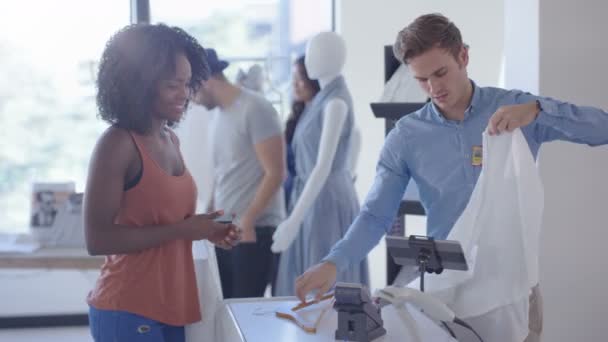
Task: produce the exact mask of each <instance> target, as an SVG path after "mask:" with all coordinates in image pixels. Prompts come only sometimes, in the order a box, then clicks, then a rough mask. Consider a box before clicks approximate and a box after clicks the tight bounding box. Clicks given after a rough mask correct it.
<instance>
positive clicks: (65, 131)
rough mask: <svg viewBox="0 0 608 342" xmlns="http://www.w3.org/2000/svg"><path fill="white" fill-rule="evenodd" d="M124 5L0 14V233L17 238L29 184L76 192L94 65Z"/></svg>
mask: <svg viewBox="0 0 608 342" xmlns="http://www.w3.org/2000/svg"><path fill="white" fill-rule="evenodd" d="M129 5H130V4H129V2H128V1H124V0H104V1H81V0H54V1H38V0H20V1H11V2H10V4H6V3H4V4H3V5H2V10H1V11H0V75H2V81H0V122H1V124H0V136H1V137H2V139H0V232H25V231H27V227H28V226H29V211H30V205H31V204H30V201H31V191H32V183H33V182H64V181H75V182H76V186H77V190H78V191H82V190H83V188H84V181H85V178H86V170H87V166H88V160H89V157H90V154H91V151H92V149H93V146H94V143H95V141H96V139H97V138H98V136H99V134H100V133H101V132H102V131H103V130H104V129H105V127H106V124H105V123H103V122H102V121H101V120H99V119H98V118H97V116H96V113H97V108H96V105H95V83H94V81H95V76H96V70H97V62H98V59H99V57H100V56H101V53H102V51H103V48H104V45H105V43H106V41H107V40H108V38H109V37H110V36H111V35H112V34H113V33H114V32H116V31H117V30H118V29H119V28H121V27H123V26H125V25H127V24H128V23H129V17H130V7H129Z"/></svg>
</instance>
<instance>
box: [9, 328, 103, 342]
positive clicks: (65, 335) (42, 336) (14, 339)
mask: <svg viewBox="0 0 608 342" xmlns="http://www.w3.org/2000/svg"><path fill="white" fill-rule="evenodd" d="M0 341H2V342H39V341H40V342H46V341H61V342H92V341H93V339H92V338H91V335H90V333H89V328H88V327H65V328H32V329H0Z"/></svg>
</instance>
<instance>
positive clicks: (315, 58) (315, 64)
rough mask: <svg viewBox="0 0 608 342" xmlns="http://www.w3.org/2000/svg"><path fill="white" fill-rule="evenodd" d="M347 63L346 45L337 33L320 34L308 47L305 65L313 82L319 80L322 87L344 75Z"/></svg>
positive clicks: (311, 40)
mask: <svg viewBox="0 0 608 342" xmlns="http://www.w3.org/2000/svg"><path fill="white" fill-rule="evenodd" d="M345 61H346V44H345V43H344V39H342V37H340V36H339V35H338V34H337V33H335V32H321V33H318V34H316V35H315V36H314V37H312V38H311V39H310V40H309V41H308V44H307V45H306V59H305V61H304V64H305V65H306V70H307V71H308V76H309V77H310V78H311V79H313V80H319V82H320V83H321V86H323V85H325V84H327V83H329V82H330V81H331V80H333V79H334V78H336V77H337V76H339V75H340V74H341V73H342V68H343V67H344V62H345Z"/></svg>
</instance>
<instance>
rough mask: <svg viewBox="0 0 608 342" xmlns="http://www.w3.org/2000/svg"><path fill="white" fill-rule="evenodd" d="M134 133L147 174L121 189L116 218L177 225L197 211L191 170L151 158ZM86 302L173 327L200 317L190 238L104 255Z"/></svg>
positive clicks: (128, 222) (127, 222) (135, 222)
mask: <svg viewBox="0 0 608 342" xmlns="http://www.w3.org/2000/svg"><path fill="white" fill-rule="evenodd" d="M130 134H131V136H132V138H133V141H134V142H135V145H136V146H137V149H138V150H139V154H140V156H141V160H142V166H143V172H142V175H141V178H140V180H139V182H138V183H137V185H135V186H134V187H133V188H131V189H129V190H127V191H125V192H124V193H123V197H122V202H121V208H120V210H119V212H118V215H117V217H116V219H115V222H116V223H117V224H124V225H130V226H138V227H140V226H149V225H160V224H171V223H176V222H179V221H182V220H184V219H185V218H187V217H188V216H191V215H193V214H194V213H195V210H196V196H197V194H196V191H197V190H196V185H195V183H194V180H193V178H192V176H191V175H190V173H189V172H188V170H187V169H185V170H184V173H183V174H182V175H181V176H172V175H169V174H168V173H167V172H165V171H164V170H163V169H162V168H160V166H158V164H157V163H156V162H155V161H154V160H153V159H152V158H151V157H150V155H149V154H148V152H147V151H146V149H145V148H144V145H143V144H142V143H141V142H140V139H141V138H140V137H139V136H138V135H136V134H135V133H133V132H130ZM180 157H181V154H180ZM182 161H183V158H182ZM133 229H142V228H133ZM87 302H88V303H89V304H90V305H92V306H93V307H95V308H97V309H102V310H119V311H127V312H131V313H135V314H138V315H141V316H144V317H147V318H150V319H153V320H156V321H159V322H162V323H166V324H170V325H176V326H182V325H186V324H190V323H194V322H197V321H200V320H201V314H200V308H199V301H198V291H197V287H196V278H195V273H194V261H193V258H192V241H189V240H173V241H171V242H167V243H165V244H163V245H161V246H158V247H154V248H150V249H146V250H143V251H140V252H137V253H132V254H120V255H109V256H106V259H105V263H104V264H103V266H102V267H101V275H100V277H99V279H98V280H97V283H96V285H95V287H94V289H93V290H92V291H91V292H90V293H89V296H88V300H87Z"/></svg>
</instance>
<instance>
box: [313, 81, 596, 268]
mask: <svg viewBox="0 0 608 342" xmlns="http://www.w3.org/2000/svg"><path fill="white" fill-rule="evenodd" d="M536 100H538V101H539V103H540V106H541V109H542V110H541V112H540V113H539V115H538V117H537V118H536V120H535V121H534V122H533V123H531V124H530V125H528V126H526V127H523V128H522V132H523V134H524V136H525V137H526V140H527V141H528V145H529V146H530V150H531V152H532V154H533V155H534V157H535V158H536V156H537V154H538V149H539V148H540V145H541V143H543V142H547V141H552V140H558V139H559V140H567V141H572V142H576V143H585V144H588V145H591V146H595V145H601V144H607V143H608V113H606V112H605V111H602V110H599V109H596V108H592V107H582V106H575V105H572V104H569V103H565V102H561V101H557V100H554V99H551V98H542V97H538V96H534V95H531V94H529V93H525V92H522V91H518V90H505V89H500V88H490V87H488V88H482V87H477V86H476V85H475V84H473V97H472V100H471V105H470V106H469V108H467V109H466V111H465V114H464V120H463V121H452V120H448V119H446V118H445V117H444V116H443V115H442V114H441V113H440V111H439V110H438V108H437V107H436V106H435V105H434V104H433V103H427V104H426V105H425V106H424V107H422V108H421V109H420V110H418V111H417V112H415V113H412V114H410V115H407V116H405V117H403V118H402V119H401V120H399V121H398V122H397V124H396V125H395V128H394V129H393V130H392V131H391V132H390V134H389V135H388V136H387V138H386V141H385V142H384V146H383V148H382V152H381V153H380V160H379V161H378V165H377V168H376V177H375V180H374V184H373V185H372V188H371V190H370V192H369V193H368V195H367V197H366V199H365V203H364V204H363V206H362V208H361V212H360V214H359V216H358V217H357V218H356V219H355V221H354V222H353V224H352V225H351V227H350V228H349V230H348V232H347V234H346V236H345V237H344V238H343V239H342V240H340V241H339V242H338V243H337V244H336V245H335V246H334V247H333V249H332V250H331V252H330V253H329V255H328V256H327V257H326V258H325V259H324V260H328V261H331V262H333V263H335V264H336V266H337V267H338V269H343V268H344V266H346V265H347V264H348V263H357V262H359V261H360V260H362V259H363V258H364V257H365V256H366V255H367V253H368V252H369V251H370V250H371V249H372V248H373V247H374V246H375V245H376V244H377V243H378V241H379V240H380V239H381V238H382V236H383V235H384V234H385V233H386V232H387V231H388V230H389V229H390V227H391V226H392V223H393V221H394V219H395V217H396V214H397V210H398V208H399V204H400V202H401V199H402V198H403V194H404V192H405V188H406V187H407V184H408V182H409V181H410V179H414V181H415V182H416V184H417V185H418V188H419V192H420V201H421V202H422V205H423V206H424V208H425V210H426V213H427V234H428V235H429V236H432V237H434V238H437V239H445V238H446V237H447V236H448V233H449V232H450V230H451V229H452V226H453V225H454V223H455V222H456V220H457V219H458V217H459V216H460V214H461V213H462V212H463V211H464V208H465V207H466V205H467V203H468V201H469V198H470V196H471V193H472V192H473V188H474V187H475V184H476V183H477V178H478V177H479V174H480V172H481V166H475V165H474V163H473V162H472V153H473V148H474V147H475V146H477V147H476V148H479V147H481V146H482V133H483V131H484V130H485V129H486V127H487V125H488V122H489V120H490V117H491V116H492V114H494V113H495V112H496V110H497V109H498V108H499V107H501V106H505V105H513V104H523V103H530V102H534V101H536Z"/></svg>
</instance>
